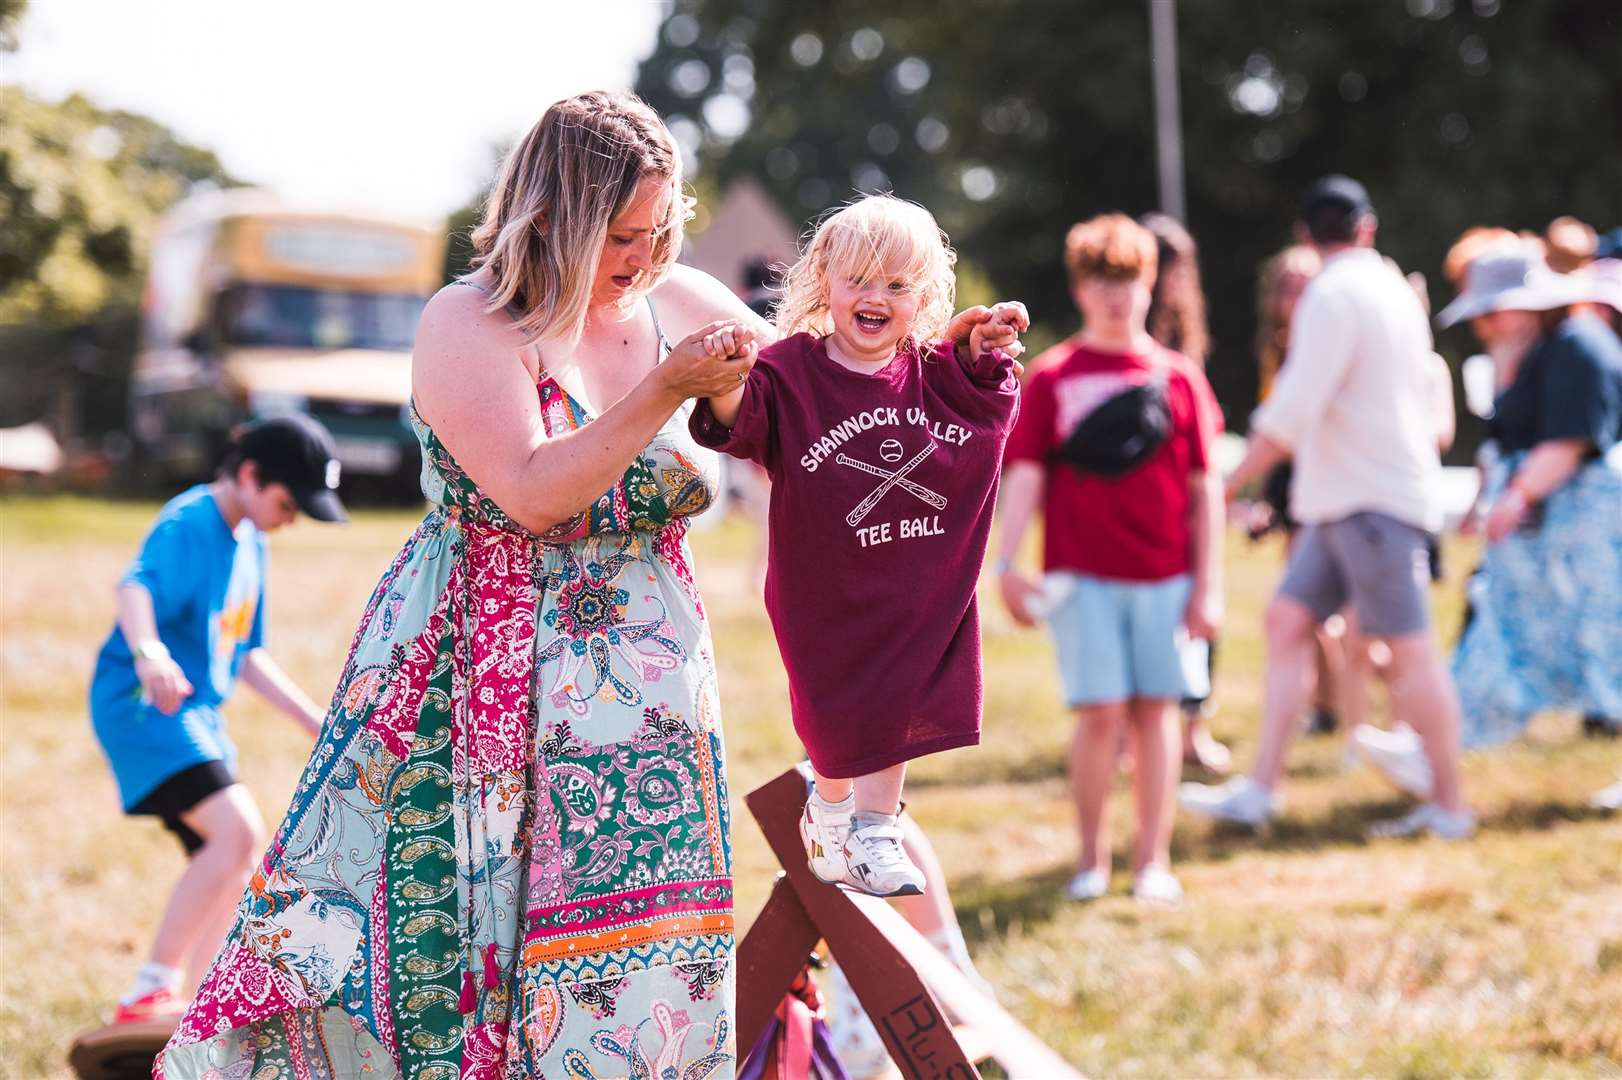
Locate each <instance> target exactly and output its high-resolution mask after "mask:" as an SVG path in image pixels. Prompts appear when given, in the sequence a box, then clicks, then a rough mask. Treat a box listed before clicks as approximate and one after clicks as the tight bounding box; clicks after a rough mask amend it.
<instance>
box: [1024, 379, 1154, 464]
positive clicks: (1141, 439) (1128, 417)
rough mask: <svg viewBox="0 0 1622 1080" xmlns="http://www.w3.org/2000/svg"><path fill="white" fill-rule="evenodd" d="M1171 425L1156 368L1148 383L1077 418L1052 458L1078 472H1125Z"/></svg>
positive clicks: (1144, 457) (1140, 461) (1148, 453)
mask: <svg viewBox="0 0 1622 1080" xmlns="http://www.w3.org/2000/svg"><path fill="white" fill-rule="evenodd" d="M1171 428H1172V421H1171V402H1170V401H1169V400H1168V399H1167V396H1166V375H1165V372H1164V370H1157V371H1156V372H1155V373H1154V377H1153V378H1151V379H1150V380H1149V381H1148V382H1146V383H1144V384H1142V385H1141V386H1134V387H1132V388H1131V389H1128V390H1123V391H1121V392H1120V393H1119V394H1116V395H1115V396H1114V397H1112V398H1110V399H1109V400H1108V401H1105V402H1104V403H1103V404H1101V405H1099V406H1098V408H1096V409H1094V410H1093V411H1092V412H1090V413H1088V414H1087V415H1086V416H1085V417H1083V418H1082V421H1081V423H1079V424H1077V425H1076V427H1075V430H1073V431H1071V432H1070V434H1069V435H1068V436H1066V438H1065V440H1064V442H1062V443H1060V444H1059V446H1058V447H1056V448H1055V449H1054V451H1053V455H1052V456H1053V459H1054V460H1055V461H1063V462H1067V463H1068V464H1070V465H1074V466H1075V467H1076V468H1078V469H1080V470H1081V471H1082V472H1090V473H1097V474H1098V475H1100V476H1125V475H1126V474H1127V473H1129V472H1131V471H1132V470H1133V469H1136V468H1137V467H1138V466H1139V465H1142V464H1143V463H1144V462H1145V461H1147V460H1148V459H1149V457H1150V456H1151V455H1152V454H1154V452H1155V451H1156V450H1159V449H1160V448H1161V446H1163V445H1165V442H1166V440H1167V439H1169V438H1170V437H1171Z"/></svg>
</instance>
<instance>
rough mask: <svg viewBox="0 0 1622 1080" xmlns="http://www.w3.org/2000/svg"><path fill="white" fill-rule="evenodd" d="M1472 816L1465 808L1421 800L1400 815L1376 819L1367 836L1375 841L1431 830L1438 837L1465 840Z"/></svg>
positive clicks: (1473, 827)
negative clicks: (1447, 806)
mask: <svg viewBox="0 0 1622 1080" xmlns="http://www.w3.org/2000/svg"><path fill="white" fill-rule="evenodd" d="M1475 831H1476V819H1475V815H1474V814H1472V813H1470V811H1468V810H1443V809H1442V808H1441V807H1440V806H1437V805H1436V804H1435V803H1430V802H1428V803H1420V804H1419V805H1418V806H1416V807H1415V808H1414V809H1413V810H1411V811H1409V812H1408V813H1406V814H1404V815H1403V816H1402V817H1400V818H1393V819H1392V820H1390V821H1377V822H1375V823H1374V824H1373V825H1370V826H1369V836H1371V837H1373V838H1374V839H1377V840H1384V839H1391V838H1393V837H1398V836H1418V835H1419V834H1420V833H1427V832H1428V833H1430V834H1431V835H1432V836H1434V837H1436V838H1437V839H1439V840H1467V839H1469V838H1470V837H1471V836H1473V835H1474V834H1475Z"/></svg>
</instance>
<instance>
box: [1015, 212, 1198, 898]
mask: <svg viewBox="0 0 1622 1080" xmlns="http://www.w3.org/2000/svg"><path fill="white" fill-rule="evenodd" d="M1157 262H1158V252H1157V249H1156V245H1155V239H1154V236H1153V235H1151V234H1150V233H1149V231H1148V230H1147V229H1145V228H1143V226H1141V225H1139V224H1138V223H1137V222H1135V221H1133V220H1132V219H1131V218H1129V217H1126V216H1125V215H1123V214H1105V215H1102V216H1100V217H1096V218H1093V219H1092V220H1090V221H1086V222H1083V223H1081V224H1078V225H1076V226H1075V227H1074V228H1072V229H1071V230H1070V234H1069V236H1068V237H1067V239H1066V242H1065V266H1066V269H1067V270H1068V272H1069V277H1070V286H1071V291H1072V295H1073V296H1074V298H1075V300H1076V304H1077V306H1078V307H1079V308H1080V309H1081V313H1082V323H1083V325H1082V330H1081V334H1080V337H1079V338H1078V339H1077V340H1076V342H1075V344H1074V345H1073V346H1072V347H1071V348H1070V350H1069V355H1068V356H1064V357H1061V358H1059V359H1058V360H1057V361H1056V362H1053V363H1050V364H1049V365H1048V366H1047V367H1044V368H1041V369H1039V370H1037V371H1036V372H1035V373H1034V374H1033V375H1031V376H1030V378H1029V381H1028V382H1027V384H1026V388H1025V400H1024V404H1023V406H1022V409H1021V413H1020V418H1019V422H1018V424H1017V425H1016V426H1015V429H1014V433H1013V435H1012V436H1011V437H1010V438H1009V442H1008V452H1007V455H1006V460H1007V466H1006V468H1007V475H1006V477H1005V479H1004V487H1003V500H1002V502H1003V505H1002V508H1001V512H1002V533H1001V547H1000V554H999V557H998V560H997V568H998V573H999V582H1000V584H1001V587H1002V593H1003V601H1004V603H1006V604H1007V606H1008V610H1009V612H1010V614H1011V615H1012V616H1013V617H1014V619H1015V620H1016V621H1018V622H1020V623H1022V624H1024V625H1034V624H1035V622H1036V620H1037V618H1038V617H1039V616H1041V615H1045V616H1046V618H1047V622H1048V625H1049V628H1050V629H1051V631H1052V633H1053V642H1054V648H1055V651H1056V652H1057V654H1058V661H1059V672H1060V676H1061V679H1062V682H1063V683H1064V692H1065V700H1066V704H1067V705H1068V706H1069V707H1070V708H1072V709H1073V710H1075V714H1076V735H1075V740H1074V742H1073V743H1072V746H1071V751H1070V760H1069V772H1070V784H1071V794H1072V796H1073V798H1074V799H1075V804H1076V812H1077V818H1078V825H1079V830H1080V834H1081V852H1080V859H1079V863H1080V865H1079V867H1078V869H1077V871H1076V874H1075V876H1074V877H1073V878H1072V879H1071V881H1070V884H1069V886H1068V889H1067V891H1068V894H1069V896H1070V897H1071V898H1073V899H1076V900H1090V899H1094V898H1096V897H1099V896H1102V895H1103V894H1104V893H1105V891H1106V890H1107V889H1108V887H1109V867H1110V844H1109V832H1108V824H1107V820H1106V817H1105V807H1106V802H1107V798H1108V795H1109V789H1110V781H1111V778H1112V777H1113V775H1114V772H1115V762H1116V755H1117V751H1118V747H1119V744H1120V739H1121V733H1122V731H1123V730H1124V729H1125V728H1126V727H1127V725H1130V727H1131V729H1132V731H1133V733H1134V734H1135V736H1136V740H1137V752H1136V755H1135V768H1134V770H1133V786H1134V789H1135V792H1136V796H1137V810H1138V837H1137V843H1136V845H1135V847H1134V849H1133V855H1132V867H1133V871H1134V881H1133V886H1132V889H1133V893H1134V895H1136V896H1137V897H1138V898H1139V899H1141V900H1145V901H1149V902H1152V903H1176V902H1178V901H1179V900H1180V899H1181V897H1182V886H1181V885H1180V884H1179V883H1178V881H1177V878H1176V877H1175V876H1173V874H1172V872H1171V869H1170V860H1171V854H1170V852H1171V830H1172V819H1173V814H1174V812H1175V804H1174V802H1173V800H1172V796H1173V793H1174V791H1175V787H1174V782H1175V779H1176V777H1177V774H1178V771H1179V770H1178V766H1179V757H1180V747H1181V744H1182V740H1181V738H1179V736H1178V731H1177V727H1178V724H1177V716H1176V713H1175V711H1174V710H1173V709H1172V703H1173V702H1174V701H1176V700H1179V699H1181V698H1183V697H1188V696H1199V695H1197V694H1191V693H1190V690H1191V689H1192V687H1191V680H1190V677H1189V676H1190V675H1191V674H1195V675H1203V674H1204V672H1203V671H1198V672H1194V673H1190V672H1187V671H1185V670H1184V668H1183V665H1182V663H1181V660H1180V657H1179V655H1178V641H1179V638H1180V637H1181V636H1183V635H1186V636H1188V637H1198V638H1204V639H1206V640H1209V639H1210V637H1211V635H1212V634H1213V633H1215V631H1216V629H1217V626H1218V624H1219V623H1220V622H1221V618H1222V611H1221V603H1222V582H1221V566H1222V505H1221V501H1220V498H1219V496H1218V493H1217V486H1216V485H1217V480H1216V476H1215V474H1214V473H1213V472H1212V471H1210V458H1209V454H1210V443H1211V430H1210V427H1211V423H1212V417H1213V416H1214V415H1215V413H1216V407H1215V405H1214V404H1213V403H1212V402H1211V401H1210V400H1209V399H1210V397H1211V388H1210V384H1209V383H1207V382H1206V381H1205V376H1204V374H1203V373H1202V372H1201V371H1200V369H1199V367H1198V366H1197V365H1196V364H1194V363H1193V362H1191V361H1190V360H1188V359H1187V358H1185V357H1184V356H1182V355H1181V354H1179V353H1175V352H1172V351H1170V350H1169V349H1166V348H1165V347H1164V346H1162V345H1160V344H1158V343H1157V342H1156V341H1155V340H1154V338H1152V337H1150V336H1149V334H1148V332H1147V331H1146V330H1145V329H1144V319H1145V317H1146V315H1147V314H1148V310H1149V295H1150V289H1151V288H1152V286H1153V283H1154V280H1155V268H1156V264H1157ZM1039 504H1040V505H1041V507H1042V510H1043V515H1042V520H1043V566H1044V569H1045V570H1046V572H1047V574H1046V578H1045V581H1044V585H1042V586H1038V585H1037V584H1036V583H1035V582H1034V581H1032V580H1030V579H1029V578H1027V577H1026V576H1025V575H1024V574H1023V573H1021V572H1020V571H1019V570H1018V569H1016V568H1015V566H1014V561H1015V559H1016V558H1017V557H1018V554H1019V549H1020V542H1021V540H1022V539H1023V538H1024V535H1025V530H1026V529H1027V528H1028V527H1029V525H1030V522H1031V518H1032V516H1033V515H1034V514H1035V512H1036V510H1037V507H1038V505H1039Z"/></svg>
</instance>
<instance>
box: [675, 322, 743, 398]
mask: <svg viewBox="0 0 1622 1080" xmlns="http://www.w3.org/2000/svg"><path fill="white" fill-rule="evenodd" d="M758 352H759V345H758V343H757V341H756V339H755V332H754V331H753V330H752V329H750V328H749V327H748V326H747V325H745V324H744V323H741V322H738V321H735V320H732V319H727V320H724V321H721V322H712V323H710V324H709V325H707V326H704V327H702V328H700V329H698V330H696V331H694V332H693V333H691V334H689V335H687V337H685V338H683V339H682V340H681V341H680V342H679V343H678V344H677V345H676V347H675V348H673V349H671V350H670V355H669V356H667V357H666V358H665V361H664V363H662V364H660V365H659V366H658V368H656V369H655V371H656V372H657V373H658V375H659V377H660V378H661V379H662V380H663V381H664V385H665V387H666V388H667V389H668V390H670V392H671V393H673V394H678V395H680V397H681V398H682V400H684V401H685V400H686V399H687V398H714V397H722V396H724V395H726V394H730V393H732V392H734V391H736V390H737V389H739V388H740V387H741V386H743V382H744V379H745V378H747V377H748V375H749V369H750V368H752V367H754V366H755V357H756V355H757V354H758Z"/></svg>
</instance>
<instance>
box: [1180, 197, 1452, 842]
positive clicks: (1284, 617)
mask: <svg viewBox="0 0 1622 1080" xmlns="http://www.w3.org/2000/svg"><path fill="white" fill-rule="evenodd" d="M1375 226H1376V222H1375V218H1374V211H1373V208H1372V206H1370V204H1369V200H1368V194H1367V192H1365V191H1364V189H1363V186H1362V185H1361V184H1359V183H1358V182H1357V181H1355V180H1352V179H1350V178H1348V177H1344V176H1330V177H1325V178H1324V179H1322V180H1319V181H1318V182H1317V183H1316V184H1314V185H1313V186H1312V188H1311V189H1310V190H1309V191H1308V192H1307V195H1306V198H1305V200H1303V204H1302V221H1301V224H1300V226H1299V228H1300V231H1302V232H1303V233H1304V234H1305V235H1304V236H1303V240H1304V241H1305V242H1310V243H1311V244H1312V245H1313V247H1315V248H1317V250H1318V253H1319V255H1320V256H1321V257H1322V258H1323V270H1322V271H1321V272H1320V273H1319V274H1318V276H1317V277H1315V278H1314V279H1313V280H1312V283H1311V284H1310V285H1308V286H1307V289H1306V292H1305V293H1304V294H1302V297H1301V301H1300V303H1299V305H1298V306H1297V307H1296V310H1295V316H1294V319H1293V321H1292V323H1291V328H1290V351H1289V355H1288V356H1287V358H1286V359H1285V362H1284V365H1283V367H1282V368H1281V369H1280V371H1279V375H1278V378H1277V381H1276V382H1275V383H1274V384H1273V392H1272V394H1271V395H1269V397H1268V399H1267V402H1266V403H1265V404H1264V405H1263V406H1262V407H1261V408H1260V409H1258V410H1257V412H1256V414H1255V415H1254V416H1253V417H1252V418H1251V436H1250V445H1249V448H1248V449H1247V451H1246V454H1245V457H1244V460H1243V461H1242V462H1241V463H1240V464H1239V466H1238V468H1237V469H1235V470H1234V472H1233V473H1232V474H1231V475H1230V476H1229V477H1228V481H1227V493H1228V497H1229V498H1230V499H1231V498H1233V496H1234V495H1235V494H1236V493H1237V492H1238V491H1239V490H1240V489H1241V488H1243V487H1244V486H1245V485H1246V484H1248V483H1250V482H1251V481H1252V480H1255V479H1257V478H1259V477H1261V476H1264V475H1265V474H1266V473H1267V472H1268V470H1270V469H1271V468H1272V467H1273V466H1274V465H1276V464H1278V463H1279V462H1280V461H1283V460H1284V459H1285V458H1287V457H1291V456H1293V457H1294V459H1295V476H1294V481H1293V483H1292V485H1291V488H1290V509H1291V513H1292V515H1293V516H1294V517H1295V518H1296V519H1297V520H1298V521H1300V522H1301V523H1302V524H1303V525H1304V526H1305V529H1304V531H1303V533H1302V536H1301V539H1300V540H1299V542H1298V543H1297V544H1296V547H1295V550H1294V552H1293V553H1292V554H1291V557H1290V563H1289V567H1288V569H1286V571H1285V574H1284V580H1283V582H1282V583H1281V584H1280V586H1279V590H1278V594H1277V595H1276V596H1275V597H1274V598H1273V601H1272V603H1271V604H1270V605H1269V606H1268V609H1267V617H1266V618H1267V624H1266V632H1267V645H1268V666H1267V680H1266V687H1265V696H1264V701H1263V711H1262V738H1261V746H1260V749H1259V751H1258V753H1257V757H1256V762H1255V764H1254V766H1253V767H1252V769H1251V773H1250V775H1249V776H1241V777H1238V778H1236V779H1234V780H1232V781H1229V782H1228V783H1227V784H1224V785H1221V786H1218V787H1210V786H1206V785H1202V784H1184V785H1183V787H1182V791H1181V799H1182V803H1183V805H1184V806H1185V807H1187V808H1188V809H1190V810H1194V811H1197V812H1203V813H1207V814H1210V815H1212V816H1215V817H1220V818H1223V819H1226V820H1230V821H1239V822H1244V823H1248V824H1260V823H1261V822H1263V821H1265V820H1266V819H1267V818H1268V817H1270V816H1272V815H1273V814H1274V813H1276V812H1277V811H1278V808H1279V805H1280V804H1279V799H1278V796H1277V795H1276V794H1275V790H1276V788H1277V786H1278V783H1279V780H1280V778H1281V776H1282V774H1283V771H1284V753H1285V750H1286V748H1287V747H1288V745H1289V741H1290V738H1291V736H1292V735H1293V734H1294V730H1295V727H1296V721H1297V718H1298V717H1299V716H1300V715H1301V711H1302V709H1303V708H1304V707H1305V705H1306V695H1307V674H1308V671H1309V669H1310V668H1311V666H1312V662H1313V661H1312V647H1313V635H1314V633H1315V631H1316V629H1317V627H1318V624H1320V623H1321V622H1323V621H1324V620H1325V619H1327V618H1328V617H1329V616H1330V615H1333V614H1334V613H1335V612H1337V611H1339V610H1341V609H1342V608H1343V607H1345V606H1346V604H1347V603H1348V602H1349V603H1350V604H1351V605H1352V606H1353V608H1354V609H1355V610H1356V613H1357V618H1358V622H1359V625H1360V627H1361V628H1362V631H1363V633H1364V634H1366V635H1368V636H1370V637H1380V638H1383V639H1384V640H1385V641H1386V644H1387V645H1388V647H1389V648H1390V650H1391V687H1392V711H1393V712H1394V713H1395V715H1396V718H1397V719H1398V721H1400V722H1404V723H1406V724H1408V725H1409V726H1410V727H1412V728H1413V729H1414V731H1416V732H1417V733H1418V734H1419V736H1420V738H1421V740H1422V741H1423V742H1424V745H1425V749H1426V756H1427V757H1428V758H1429V760H1430V764H1431V772H1432V780H1431V783H1430V786H1429V794H1430V801H1428V802H1425V803H1423V804H1422V805H1420V806H1419V807H1418V808H1417V809H1416V810H1415V811H1413V812H1412V813H1410V814H1408V815H1407V816H1405V817H1403V818H1401V819H1399V820H1397V821H1395V822H1389V823H1385V824H1384V825H1382V826H1377V827H1376V832H1377V833H1379V834H1380V835H1408V834H1411V833H1419V832H1431V833H1434V834H1436V835H1438V836H1442V837H1445V838H1448V839H1460V838H1463V837H1465V836H1468V835H1470V833H1471V832H1472V831H1473V830H1474V827H1475V821H1474V819H1473V818H1472V817H1471V816H1470V813H1469V811H1467V810H1466V809H1465V807H1464V804H1463V801H1462V798H1461V796H1460V792H1459V782H1458V746H1459V704H1458V697H1457V694H1456V693H1455V690H1454V687H1453V684H1452V681H1451V680H1450V679H1449V677H1448V674H1447V670H1446V667H1445V665H1444V664H1443V662H1442V656H1441V653H1440V652H1439V651H1438V650H1437V648H1436V643H1435V641H1434V640H1433V639H1432V635H1431V627H1430V611H1429V598H1428V587H1429V583H1430V575H1429V559H1428V555H1427V549H1426V536H1427V534H1428V533H1430V532H1434V531H1436V530H1437V529H1438V528H1439V527H1440V525H1441V512H1440V507H1439V505H1438V503H1437V501H1436V491H1437V482H1438V480H1439V475H1440V463H1439V462H1438V460H1437V452H1436V432H1435V426H1436V425H1435V422H1434V420H1433V419H1432V416H1431V410H1430V405H1429V398H1430V392H1429V389H1428V374H1427V365H1428V364H1429V362H1430V353H1431V335H1430V327H1429V325H1428V323H1427V321H1426V317H1425V312H1424V310H1423V308H1422V307H1421V306H1420V303H1419V300H1418V298H1417V297H1416V296H1415V294H1414V292H1413V290H1412V288H1411V287H1410V286H1409V285H1408V283H1407V282H1406V281H1405V280H1403V278H1402V276H1401V275H1400V274H1398V273H1397V272H1396V271H1395V270H1393V269H1392V268H1391V267H1390V266H1388V265H1387V264H1386V263H1385V261H1384V260H1383V259H1382V258H1381V256H1380V254H1379V253H1378V252H1376V251H1375V250H1374V232H1375Z"/></svg>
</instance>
